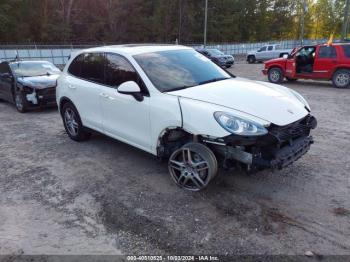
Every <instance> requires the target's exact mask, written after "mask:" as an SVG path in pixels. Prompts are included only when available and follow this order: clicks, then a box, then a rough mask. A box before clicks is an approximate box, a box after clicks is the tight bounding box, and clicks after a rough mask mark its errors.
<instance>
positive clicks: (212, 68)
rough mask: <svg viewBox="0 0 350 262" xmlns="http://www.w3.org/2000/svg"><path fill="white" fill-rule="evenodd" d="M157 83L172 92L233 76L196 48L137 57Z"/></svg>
mask: <svg viewBox="0 0 350 262" xmlns="http://www.w3.org/2000/svg"><path fill="white" fill-rule="evenodd" d="M134 58H135V60H136V62H137V63H138V64H139V65H140V66H141V67H142V69H143V70H144V71H145V73H146V74H147V76H148V77H149V79H150V80H151V81H152V83H153V85H154V86H155V87H156V88H157V89H158V90H159V91H161V92H169V91H175V90H180V89H185V88H189V87H193V86H198V85H203V84H206V83H210V82H216V81H221V80H225V79H228V78H231V76H230V75H229V74H228V73H226V72H225V71H224V70H223V69H221V68H220V67H219V66H217V65H215V64H214V63H213V62H211V61H210V60H209V59H208V58H206V57H205V56H203V55H201V54H199V53H198V52H196V51H194V50H172V51H162V52H155V53H147V54H140V55H136V56H134Z"/></svg>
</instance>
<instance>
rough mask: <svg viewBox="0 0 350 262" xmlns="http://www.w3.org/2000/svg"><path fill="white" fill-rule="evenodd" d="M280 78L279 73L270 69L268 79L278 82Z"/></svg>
mask: <svg viewBox="0 0 350 262" xmlns="http://www.w3.org/2000/svg"><path fill="white" fill-rule="evenodd" d="M280 77H281V74H280V72H279V71H277V70H275V69H272V70H271V72H270V79H271V80H272V81H273V82H278V81H279V80H280Z"/></svg>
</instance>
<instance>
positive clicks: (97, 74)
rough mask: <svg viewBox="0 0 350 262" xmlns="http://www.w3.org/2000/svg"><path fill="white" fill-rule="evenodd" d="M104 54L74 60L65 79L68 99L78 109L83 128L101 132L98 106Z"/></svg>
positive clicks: (83, 56)
mask: <svg viewBox="0 0 350 262" xmlns="http://www.w3.org/2000/svg"><path fill="white" fill-rule="evenodd" d="M104 59H105V58H104V54H103V53H84V54H81V55H79V56H78V57H76V58H75V59H74V61H73V62H72V63H71V65H70V67H69V68H68V73H69V74H70V75H68V76H67V77H66V82H67V85H68V86H67V89H68V90H69V98H70V99H71V100H72V101H73V103H74V105H75V106H76V108H77V109H78V112H79V115H80V118H81V120H82V122H83V124H84V126H87V127H90V128H92V129H95V130H97V131H101V132H102V130H103V129H102V120H101V118H102V111H101V105H100V100H99V99H100V93H101V85H103V84H104Z"/></svg>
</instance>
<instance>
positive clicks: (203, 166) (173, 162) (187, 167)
mask: <svg viewBox="0 0 350 262" xmlns="http://www.w3.org/2000/svg"><path fill="white" fill-rule="evenodd" d="M168 167H169V172H170V175H171V177H172V178H173V180H174V181H175V183H176V184H177V185H179V186H180V187H182V188H185V189H187V190H190V191H199V190H201V189H203V188H205V187H206V186H207V185H208V183H209V182H210V179H211V176H210V174H209V171H210V170H209V163H208V162H207V161H205V160H204V159H203V158H202V157H201V156H200V155H199V154H198V153H196V152H194V151H191V149H189V148H186V147H184V148H181V149H179V150H177V151H175V153H174V154H173V155H172V156H171V158H170V159H169V164H168Z"/></svg>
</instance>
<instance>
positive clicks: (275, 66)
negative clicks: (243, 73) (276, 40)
mask: <svg viewBox="0 0 350 262" xmlns="http://www.w3.org/2000/svg"><path fill="white" fill-rule="evenodd" d="M274 68H278V69H280V70H281V71H282V73H283V76H285V70H284V68H283V67H282V66H281V65H277V64H272V65H270V66H269V68H268V69H267V72H270V70H271V69H274Z"/></svg>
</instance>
